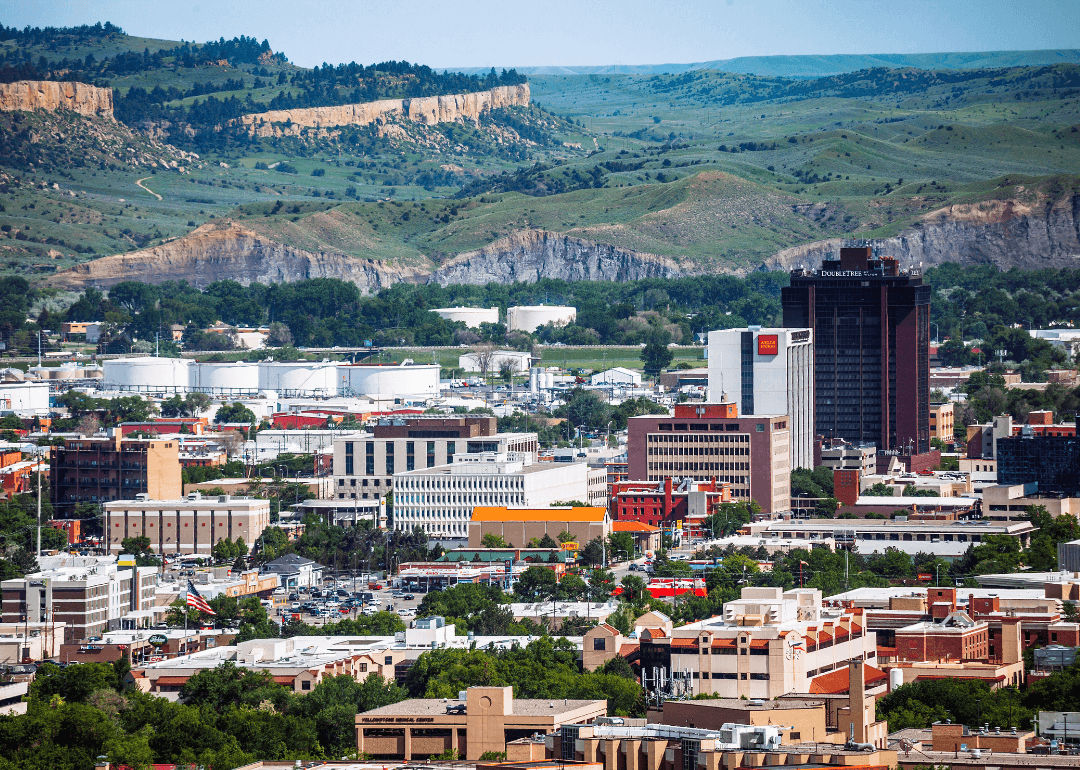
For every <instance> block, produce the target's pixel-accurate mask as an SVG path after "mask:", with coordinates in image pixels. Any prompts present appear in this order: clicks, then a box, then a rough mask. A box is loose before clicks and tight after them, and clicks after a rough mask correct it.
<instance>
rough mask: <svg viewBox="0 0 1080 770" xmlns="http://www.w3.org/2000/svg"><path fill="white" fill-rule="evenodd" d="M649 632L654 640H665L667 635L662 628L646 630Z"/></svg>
mask: <svg viewBox="0 0 1080 770" xmlns="http://www.w3.org/2000/svg"><path fill="white" fill-rule="evenodd" d="M646 630H647V631H648V632H649V636H650V637H652V638H653V639H663V638H664V637H665V636H667V634H665V633H664V629H662V628H649V629H646Z"/></svg>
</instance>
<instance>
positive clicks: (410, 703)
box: [357, 698, 603, 717]
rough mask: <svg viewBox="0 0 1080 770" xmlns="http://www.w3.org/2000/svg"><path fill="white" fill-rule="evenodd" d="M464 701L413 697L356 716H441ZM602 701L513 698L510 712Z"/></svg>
mask: <svg viewBox="0 0 1080 770" xmlns="http://www.w3.org/2000/svg"><path fill="white" fill-rule="evenodd" d="M464 702H465V701H462V700H443V699H442V698H414V699H410V700H403V701H401V702H400V703H391V704H390V705H389V706H380V707H379V708H377V709H372V710H371V711H362V712H360V713H359V714H357V716H358V717H379V716H388V717H389V716H417V717H423V716H443V715H445V714H446V706H447V704H458V703H464ZM602 702H603V701H597V700H566V699H563V698H514V700H513V704H512V712H513V714H514V716H520V717H542V716H547V715H554V714H559V713H562V712H566V711H574V710H576V709H580V708H589V707H590V706H595V705H596V704H597V703H602Z"/></svg>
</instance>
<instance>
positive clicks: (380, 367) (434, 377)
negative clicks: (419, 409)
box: [338, 363, 439, 400]
mask: <svg viewBox="0 0 1080 770" xmlns="http://www.w3.org/2000/svg"><path fill="white" fill-rule="evenodd" d="M338 373H339V380H338V382H339V385H340V387H341V390H340V392H341V394H342V395H344V396H366V397H368V398H374V399H382V400H385V399H392V398H416V399H426V398H435V397H437V396H438V395H439V366H438V364H407V363H405V364H396V365H385V364H351V365H348V366H341V367H340V368H339V369H338Z"/></svg>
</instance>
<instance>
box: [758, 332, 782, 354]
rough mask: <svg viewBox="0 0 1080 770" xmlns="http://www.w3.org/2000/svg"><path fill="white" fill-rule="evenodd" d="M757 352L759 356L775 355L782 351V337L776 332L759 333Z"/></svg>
mask: <svg viewBox="0 0 1080 770" xmlns="http://www.w3.org/2000/svg"><path fill="white" fill-rule="evenodd" d="M757 352H758V355H759V356H775V355H776V354H777V353H779V352H780V338H779V337H778V336H777V335H775V334H759V335H758V336H757Z"/></svg>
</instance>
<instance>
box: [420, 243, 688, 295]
mask: <svg viewBox="0 0 1080 770" xmlns="http://www.w3.org/2000/svg"><path fill="white" fill-rule="evenodd" d="M681 275H686V272H685V271H683V270H682V269H680V268H679V266H678V264H676V263H675V262H674V261H673V260H671V259H668V258H666V257H661V256H657V255H656V254H646V253H644V252H639V251H632V250H630V249H621V248H619V247H617V246H611V245H609V244H606V243H596V242H594V241H587V240H585V239H583V238H572V237H570V236H566V235H562V234H560V233H552V232H548V231H546V230H522V231H519V232H516V233H513V234H511V235H509V236H507V237H505V238H500V239H499V240H497V241H494V242H492V243H490V244H489V245H487V246H485V247H484V248H482V249H477V250H476V251H467V252H464V253H462V254H458V255H457V256H456V257H453V258H451V259H449V260H447V261H446V262H444V263H443V264H442V265H440V266H439V268H438V269H437V270H435V272H434V273H433V274H432V276H431V277H432V280H434V281H435V282H437V283H439V284H442V285H443V286H446V285H448V284H452V283H469V284H484V283H488V282H489V281H497V282H499V283H513V282H515V281H523V282H526V283H532V282H534V281H539V280H540V279H541V278H561V279H563V280H565V281H636V280H639V279H641V278H677V277H679V276H681Z"/></svg>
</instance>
